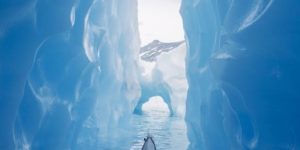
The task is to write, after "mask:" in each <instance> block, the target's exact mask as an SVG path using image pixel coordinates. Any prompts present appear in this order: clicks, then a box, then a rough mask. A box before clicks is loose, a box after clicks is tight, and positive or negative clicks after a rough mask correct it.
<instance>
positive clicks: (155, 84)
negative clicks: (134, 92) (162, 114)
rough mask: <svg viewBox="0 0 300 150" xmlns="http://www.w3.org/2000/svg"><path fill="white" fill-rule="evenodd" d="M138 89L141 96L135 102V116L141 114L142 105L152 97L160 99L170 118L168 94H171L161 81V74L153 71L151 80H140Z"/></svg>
mask: <svg viewBox="0 0 300 150" xmlns="http://www.w3.org/2000/svg"><path fill="white" fill-rule="evenodd" d="M140 87H141V96H140V98H139V100H138V102H137V105H136V106H135V109H134V113H135V114H142V106H143V104H145V103H146V102H148V101H149V100H150V98H151V97H154V96H160V97H162V99H163V100H164V102H165V103H166V104H167V106H168V108H169V110H170V116H172V115H173V114H174V112H173V108H172V104H171V96H170V94H171V93H172V91H171V88H170V87H169V85H168V84H167V83H166V82H165V81H164V80H162V74H161V72H160V71H159V70H154V72H153V80H151V81H147V80H141V82H140Z"/></svg>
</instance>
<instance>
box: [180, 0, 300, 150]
mask: <svg viewBox="0 0 300 150" xmlns="http://www.w3.org/2000/svg"><path fill="white" fill-rule="evenodd" d="M299 4H300V3H299V1H296V0H288V1H280V0H245V1H238V0H237V1H235V0H183V1H182V5H181V15H182V17H183V23H184V29H185V34H186V43H187V47H188V51H187V58H186V67H187V78H188V83H189V90H188V96H187V103H186V105H187V107H186V110H187V111H186V123H187V127H188V136H189V140H190V142H191V144H190V146H189V149H194V150H196V149H197V150H198V149H208V150H217V149H260V150H262V149H276V150H279V149H286V150H288V149H290V150H292V149H300V121H299V119H298V118H299V116H300V111H299V104H300V95H299V91H300V88H299V87H300V80H299V76H300V70H299V68H300V61H299V60H300V59H299V57H300V52H299V48H300V42H299V41H300V28H299V27H300V18H299V15H300V5H299Z"/></svg>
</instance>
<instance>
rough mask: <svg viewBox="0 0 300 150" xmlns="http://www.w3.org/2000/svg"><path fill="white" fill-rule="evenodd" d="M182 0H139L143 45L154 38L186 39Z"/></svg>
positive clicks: (172, 40)
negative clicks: (180, 10) (181, 13)
mask: <svg viewBox="0 0 300 150" xmlns="http://www.w3.org/2000/svg"><path fill="white" fill-rule="evenodd" d="M180 3H181V0H138V18H139V32H140V38H141V46H143V45H146V44H148V43H150V42H152V41H153V40H156V39H157V40H160V41H162V42H174V41H180V40H183V39H184V32H183V26H182V20H181V16H180V14H179V9H180Z"/></svg>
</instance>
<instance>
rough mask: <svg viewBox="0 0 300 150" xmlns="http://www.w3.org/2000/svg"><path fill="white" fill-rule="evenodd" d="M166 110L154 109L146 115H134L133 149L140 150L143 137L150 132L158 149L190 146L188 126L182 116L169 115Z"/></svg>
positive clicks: (183, 148)
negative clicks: (187, 133)
mask: <svg viewBox="0 0 300 150" xmlns="http://www.w3.org/2000/svg"><path fill="white" fill-rule="evenodd" d="M168 115H169V114H168V113H166V112H165V111H157V110H153V111H150V112H145V114H144V115H142V116H139V115H134V118H133V123H134V124H133V126H134V128H135V131H136V135H135V136H134V138H133V142H132V146H131V148H130V149H131V150H140V149H141V148H142V145H143V143H144V141H143V138H144V137H145V136H146V135H147V134H148V133H150V135H152V136H153V139H154V142H155V144H156V146H157V149H158V150H168V149H172V150H185V149H187V146H188V140H187V136H186V126H185V123H184V120H183V118H182V117H169V116H168Z"/></svg>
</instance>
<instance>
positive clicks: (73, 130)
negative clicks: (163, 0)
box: [0, 0, 300, 150]
mask: <svg viewBox="0 0 300 150" xmlns="http://www.w3.org/2000/svg"><path fill="white" fill-rule="evenodd" d="M181 15H182V19H183V23H184V30H185V36H186V37H185V38H186V42H185V43H186V44H182V45H180V46H179V47H178V48H176V49H174V50H172V51H168V52H159V53H160V54H159V55H156V54H158V53H156V54H155V63H153V62H149V63H145V62H142V63H141V60H139V49H140V47H139V46H140V42H139V32H138V27H137V26H138V21H137V0H60V1H59V0H27V1H20V0H2V1H0V149H5V150H6V149H7V150H14V149H24V150H27V149H44V150H47V149H49V150H53V149H120V147H113V146H114V143H130V142H131V141H127V140H129V139H130V138H126V137H127V136H130V134H131V133H130V132H131V130H130V124H129V123H130V117H131V116H132V112H133V111H134V110H135V108H137V107H136V106H137V104H138V103H141V101H140V100H141V97H143V96H144V95H145V94H146V95H147V94H150V92H149V91H147V88H145V86H146V87H147V86H150V87H155V86H157V85H155V84H160V85H159V86H157V87H159V88H158V89H157V91H160V92H161V91H164V90H166V91H164V92H163V94H165V95H167V96H166V97H169V98H165V101H166V100H167V101H168V102H167V103H168V105H169V108H170V109H171V110H172V112H173V113H175V114H182V115H185V120H186V124H187V129H188V137H189V141H190V145H189V149H191V150H199V149H203V150H219V149H245V150H248V149H275V150H277V149H291V150H297V149H300V121H299V116H300V111H299V108H298V107H299V104H300V101H299V100H300V96H299V91H300V88H299V87H300V80H299V76H300V70H299V68H300V61H299V60H300V59H299V57H300V51H299V50H298V49H299V48H300V42H299V41H300V18H299V16H300V2H299V1H297V0H288V1H279V0H244V1H238V0H182V5H181ZM185 45H186V46H187V52H186V53H185ZM183 49H184V50H183ZM170 55H172V57H170ZM185 55H186V58H185ZM152 58H154V57H151V60H153V59H152ZM178 60H180V61H184V60H185V62H186V64H185V65H183V63H179V62H178ZM138 62H139V63H138ZM141 64H142V65H145V66H146V67H150V68H152V69H154V71H153V72H154V75H155V76H153V77H154V78H152V76H151V74H152V71H151V69H150V71H149V70H147V69H146V70H145V72H143V73H142V74H140V73H139V71H140V70H139V67H140V66H139V65H141ZM170 66H172V67H170ZM149 75H150V77H149ZM141 76H142V78H141ZM186 77H187V82H186V80H185V78H186ZM152 79H154V81H155V82H149V81H148V80H152ZM153 84H154V85H155V86H154V85H153ZM162 87H163V88H162ZM187 88H188V94H187V100H186V101H185V97H186V95H185V92H186V90H187ZM145 89H146V92H143V90H145ZM168 99H169V100H168ZM185 106H186V108H185ZM123 148H125V149H128V148H127V147H126V146H124V147H123Z"/></svg>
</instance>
